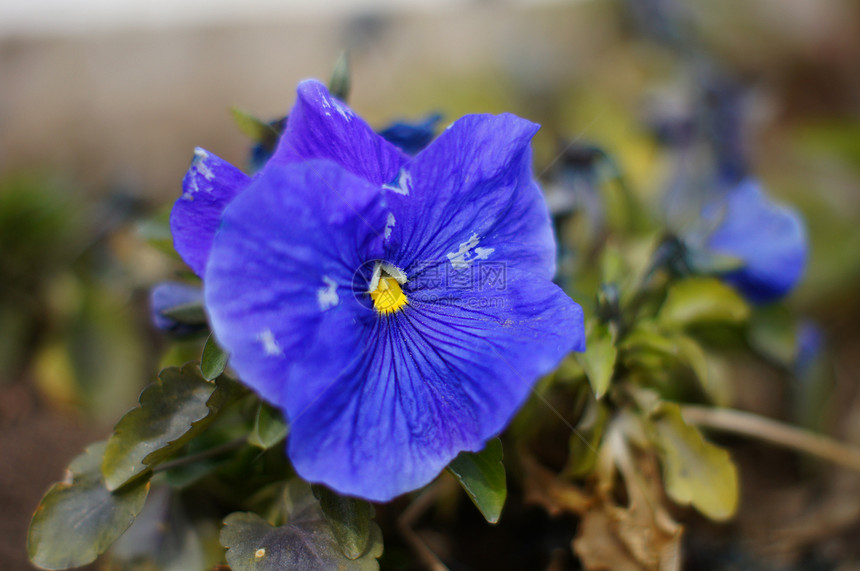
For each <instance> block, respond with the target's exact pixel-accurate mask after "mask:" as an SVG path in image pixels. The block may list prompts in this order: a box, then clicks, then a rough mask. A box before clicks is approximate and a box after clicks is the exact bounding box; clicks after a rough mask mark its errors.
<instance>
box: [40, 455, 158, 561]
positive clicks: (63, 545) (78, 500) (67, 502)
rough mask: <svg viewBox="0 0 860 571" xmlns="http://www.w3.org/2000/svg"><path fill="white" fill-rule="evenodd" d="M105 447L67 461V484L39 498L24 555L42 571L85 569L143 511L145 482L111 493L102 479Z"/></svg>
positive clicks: (57, 485)
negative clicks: (42, 568) (68, 462)
mask: <svg viewBox="0 0 860 571" xmlns="http://www.w3.org/2000/svg"><path fill="white" fill-rule="evenodd" d="M105 446H106V445H105V443H104V442H100V443H97V444H93V445H91V446H90V447H89V448H87V450H86V452H85V453H84V454H82V455H80V456H78V457H77V458H75V460H74V461H73V462H72V464H71V465H70V466H69V473H68V475H67V477H66V480H64V481H63V482H59V483H57V484H54V485H53V486H52V487H51V489H50V490H48V492H47V493H46V494H45V496H44V497H43V498H42V501H41V502H40V503H39V507H38V508H36V513H35V514H34V516H33V521H32V522H31V523H30V531H29V534H28V538H27V552H28V554H29V556H30V559H31V560H32V561H33V563H35V564H36V565H39V566H40V567H44V568H45V569H66V568H69V567H78V566H81V565H86V564H87V563H90V562H92V561H94V560H95V559H96V557H98V556H99V555H101V554H102V553H104V551H105V550H107V548H108V547H110V545H111V544H112V543H113V542H114V541H115V540H116V539H117V538H118V537H119V536H120V535H121V534H122V533H123V532H124V531H125V530H126V529H128V527H129V526H130V525H131V524H132V522H133V521H134V518H135V517H136V516H137V514H139V513H140V511H141V509H143V504H144V501H145V500H146V496H147V493H148V492H149V481H148V480H145V479H139V480H138V481H136V482H133V483H131V484H130V485H128V486H125V487H123V488H121V489H118V490H114V491H111V490H109V489H108V488H107V486H106V485H105V481H104V478H103V477H102V474H101V469H100V466H101V461H102V456H103V455H104V451H105Z"/></svg>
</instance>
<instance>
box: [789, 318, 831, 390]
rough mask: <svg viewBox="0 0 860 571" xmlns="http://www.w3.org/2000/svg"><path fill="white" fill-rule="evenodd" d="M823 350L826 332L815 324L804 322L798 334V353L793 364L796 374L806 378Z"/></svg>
mask: <svg viewBox="0 0 860 571" xmlns="http://www.w3.org/2000/svg"><path fill="white" fill-rule="evenodd" d="M823 350H824V332H823V331H822V330H821V328H820V327H819V326H818V325H816V324H815V323H814V322H812V321H809V320H805V321H803V322H802V323H801V324H800V328H799V330H798V332H797V352H796V354H795V357H794V364H793V369H794V374H795V375H796V376H797V377H798V378H800V379H803V378H805V377H806V376H807V374H808V373H809V372H810V370H811V369H812V366H813V364H814V363H815V360H816V359H818V357H819V356H820V355H821V353H822V351H823Z"/></svg>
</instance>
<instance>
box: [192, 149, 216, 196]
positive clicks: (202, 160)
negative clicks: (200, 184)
mask: <svg viewBox="0 0 860 571" xmlns="http://www.w3.org/2000/svg"><path fill="white" fill-rule="evenodd" d="M208 158H209V153H207V152H206V151H204V150H203V149H201V148H199V147H198V148H196V149H194V163H193V166H194V169H195V170H196V171H197V172H198V173H200V176H202V177H203V178H205V179H206V180H212V179H214V178H215V173H213V172H212V169H210V168H209V165H207V164H206V159H208ZM195 186H196V183H195ZM195 190H197V189H196V188H195Z"/></svg>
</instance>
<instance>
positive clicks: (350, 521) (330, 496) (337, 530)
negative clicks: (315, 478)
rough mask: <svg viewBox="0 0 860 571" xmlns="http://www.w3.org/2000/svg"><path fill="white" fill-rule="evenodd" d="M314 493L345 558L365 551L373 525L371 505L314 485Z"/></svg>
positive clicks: (357, 556) (359, 554) (359, 555)
mask: <svg viewBox="0 0 860 571" xmlns="http://www.w3.org/2000/svg"><path fill="white" fill-rule="evenodd" d="M313 491H314V495H315V496H316V497H317V499H318V500H319V502H320V508H321V509H322V513H323V515H324V516H325V520H326V521H327V522H328V525H329V527H330V528H331V531H332V533H333V534H334V537H335V539H337V543H338V545H340V549H341V551H342V552H343V554H344V555H345V556H346V558H347V559H358V558H359V557H361V556H362V554H364V553H366V552H367V551H368V548H369V547H370V540H371V530H372V528H373V521H372V518H373V506H371V505H370V504H369V503H367V502H366V501H364V500H360V499H358V498H349V497H345V496H341V495H339V494H337V493H335V492H333V491H331V490H329V489H328V488H326V487H325V486H314V487H313Z"/></svg>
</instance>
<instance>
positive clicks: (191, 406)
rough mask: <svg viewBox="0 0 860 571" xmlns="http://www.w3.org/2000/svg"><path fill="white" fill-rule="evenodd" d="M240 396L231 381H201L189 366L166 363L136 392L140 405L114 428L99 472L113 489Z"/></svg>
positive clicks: (170, 451) (176, 446)
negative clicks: (145, 385)
mask: <svg viewBox="0 0 860 571" xmlns="http://www.w3.org/2000/svg"><path fill="white" fill-rule="evenodd" d="M241 394H242V389H241V388H239V387H237V386H236V384H235V383H233V382H232V381H229V380H227V379H224V378H223V377H222V378H221V379H219V381H218V382H216V383H212V382H209V381H207V380H206V379H204V378H203V377H202V376H201V374H200V370H199V369H198V368H197V366H196V365H194V364H188V365H185V366H184V367H182V369H178V368H176V367H170V368H168V369H165V370H163V371H162V372H161V374H160V375H159V377H158V380H157V381H156V382H154V383H152V384H150V385H149V386H148V387H146V388H145V389H144V390H143V392H142V393H141V394H140V406H139V407H137V408H134V409H132V410H131V411H129V412H128V413H126V415H125V416H123V417H122V418H121V419H120V421H119V422H118V423H117V425H116V427H114V433H113V434H112V435H111V437H110V439H109V440H108V443H107V449H106V450H105V455H104V461H103V462H102V473H103V474H104V475H105V481H106V483H107V486H108V489H110V490H115V489H117V488H119V487H120V486H122V485H124V484H125V483H126V482H128V481H129V480H132V479H133V478H136V477H138V476H139V475H140V474H142V473H144V472H146V471H148V470H149V468H150V467H151V466H153V465H155V464H158V463H160V462H162V461H164V460H166V459H167V458H169V457H170V456H171V455H172V454H174V453H175V452H176V451H177V450H178V449H179V448H180V447H182V446H183V445H185V444H186V443H187V442H188V441H189V440H191V439H192V438H194V437H195V436H197V435H198V434H200V433H201V432H203V431H204V430H205V429H206V428H207V427H208V426H209V424H210V423H211V422H212V421H213V420H214V419H215V417H216V415H217V414H218V412H219V411H220V410H221V409H222V408H223V407H225V406H226V405H227V404H229V403H231V402H233V401H234V400H235V399H236V398H238V397H239V396H240V395H241Z"/></svg>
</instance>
